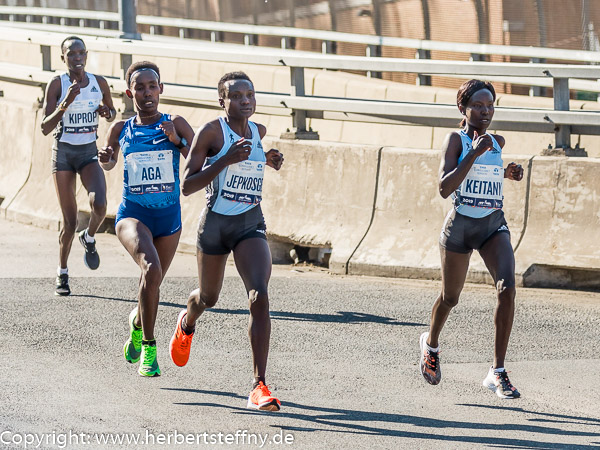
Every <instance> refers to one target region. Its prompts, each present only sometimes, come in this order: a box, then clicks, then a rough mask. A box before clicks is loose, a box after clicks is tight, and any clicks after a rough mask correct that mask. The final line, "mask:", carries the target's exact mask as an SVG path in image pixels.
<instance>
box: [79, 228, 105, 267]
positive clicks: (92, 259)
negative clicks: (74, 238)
mask: <svg viewBox="0 0 600 450" xmlns="http://www.w3.org/2000/svg"><path fill="white" fill-rule="evenodd" d="M86 231H87V230H82V231H81V233H79V242H81V245H83V248H84V249H85V255H83V262H84V263H85V265H86V267H87V268H88V269H92V270H96V269H97V268H98V266H99V265H100V255H98V252H97V251H96V242H95V241H94V242H87V241H86V240H85V232H86Z"/></svg>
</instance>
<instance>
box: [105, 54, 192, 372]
mask: <svg viewBox="0 0 600 450" xmlns="http://www.w3.org/2000/svg"><path fill="white" fill-rule="evenodd" d="M125 81H126V82H127V86H128V87H129V88H128V89H127V91H126V93H127V96H128V97H129V98H132V99H133V103H134V106H135V109H136V112H137V114H136V115H135V116H133V117H131V118H130V119H128V120H121V121H119V122H115V123H114V124H113V126H112V127H111V128H110V130H109V133H108V138H107V146H106V147H103V148H102V149H101V150H100V152H99V158H100V162H101V164H102V167H103V168H104V169H105V170H111V169H112V168H113V167H114V166H115V164H116V162H117V157H118V155H119V150H121V151H122V152H123V158H124V160H125V163H124V166H125V170H124V175H123V200H122V202H121V204H120V205H119V209H118V211H117V216H116V219H115V231H116V233H117V237H118V238H119V240H120V241H121V243H122V244H123V246H124V247H125V249H126V250H127V251H128V252H129V254H130V255H131V257H132V258H133V260H134V261H135V262H136V263H137V264H138V266H139V267H140V270H141V275H140V282H139V293H138V305H137V306H136V307H135V308H134V309H133V310H132V311H131V313H130V314H129V319H128V324H129V338H128V339H127V341H126V342H125V345H124V347H123V353H124V355H125V359H126V360H127V362H130V363H136V362H138V361H139V360H140V359H141V362H140V366H139V369H138V373H139V374H140V375H142V376H146V377H153V376H158V375H160V368H159V366H158V360H157V358H156V340H155V337H154V324H155V322H156V315H157V312H158V302H159V295H160V285H161V283H162V280H163V279H164V277H165V274H166V273H167V270H168V269H169V266H170V265H171V261H172V260H173V256H175V251H176V250H177V244H178V243H179V236H180V235H181V206H180V203H179V190H180V188H179V160H180V157H181V156H183V157H186V156H187V154H188V151H189V146H188V142H191V140H192V139H193V137H194V130H193V129H192V127H190V125H189V124H188V123H187V122H186V120H185V119H184V118H183V117H180V116H171V115H170V114H163V113H161V112H160V111H158V104H159V99H160V94H162V92H163V84H162V83H161V82H160V71H159V69H158V67H157V66H156V64H154V63H151V62H148V61H141V62H136V63H134V64H132V65H131V66H130V67H129V68H128V69H127V73H126V74H125Z"/></svg>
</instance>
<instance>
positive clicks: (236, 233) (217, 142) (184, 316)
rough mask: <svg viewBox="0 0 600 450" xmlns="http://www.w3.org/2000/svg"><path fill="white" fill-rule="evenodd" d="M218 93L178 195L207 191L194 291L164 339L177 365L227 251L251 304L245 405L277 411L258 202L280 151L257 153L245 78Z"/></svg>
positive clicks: (238, 76) (219, 281)
mask: <svg viewBox="0 0 600 450" xmlns="http://www.w3.org/2000/svg"><path fill="white" fill-rule="evenodd" d="M218 90H219V103H220V104H221V107H223V109H224V110H225V115H226V117H225V118H219V119H217V120H213V121H212V122H209V123H207V124H206V125H204V127H203V128H202V129H200V131H199V132H198V133H197V134H196V137H195V138H194V143H193V144H192V148H191V151H190V156H189V158H188V160H187V163H186V169H185V178H184V181H183V193H184V194H185V195H189V194H192V193H194V192H196V191H199V190H200V189H204V188H206V190H207V198H208V204H207V207H206V209H205V210H204V211H203V213H202V216H201V218H200V226H199V229H198V243H197V248H198V253H197V256H198V273H199V284H200V288H199V289H196V290H195V291H193V292H192V293H191V294H190V298H189V300H188V305H187V309H186V310H182V311H181V313H180V314H179V317H178V319H177V325H176V327H175V333H174V334H173V337H172V339H171V345H170V352H171V358H172V359H173V362H174V363H175V364H176V365H178V366H184V365H185V364H186V363H187V361H188V358H189V355H190V346H191V343H192V336H193V334H194V329H195V324H196V320H197V319H198V318H199V317H200V315H201V314H202V313H203V312H204V310H205V309H206V308H212V307H213V306H215V304H216V303H217V300H218V299H219V293H220V291H221V286H222V285H223V276H224V272H225V263H226V262H227V257H228V255H229V253H230V252H232V251H233V255H234V258H235V264H236V267H237V269H238V272H239V274H240V276H241V277H242V280H243V282H244V285H245V287H246V292H247V294H248V302H249V308H250V323H249V327H248V334H249V336H250V344H251V347H252V360H253V366H254V385H253V386H252V390H251V392H250V395H249V397H248V403H247V406H248V407H249V408H253V409H261V410H268V411H278V410H279V407H280V402H279V400H278V399H277V398H275V397H273V396H272V395H271V392H270V391H269V389H268V387H267V386H266V380H265V373H266V369H267V356H268V354H269V340H270V335H271V320H270V318H269V296H268V292H267V291H268V284H269V278H270V276H271V253H270V251H269V246H268V244H267V241H266V227H265V222H264V219H263V215H262V212H261V209H260V201H261V198H262V181H263V173H264V170H265V166H266V165H267V166H271V167H272V168H274V169H275V170H279V168H280V167H281V164H282V163H283V155H282V154H281V153H279V151H277V150H275V149H271V150H269V151H268V152H266V153H265V152H264V150H263V147H262V143H261V139H262V138H263V137H264V135H265V134H266V132H267V130H266V128H265V127H264V126H263V125H260V124H255V123H253V122H250V120H249V118H250V117H251V116H252V114H254V111H255V109H256V99H255V97H254V86H253V84H252V82H251V81H250V79H249V78H248V76H247V75H246V74H244V73H242V72H233V73H228V74H226V75H224V76H223V77H222V78H221V80H220V81H219V85H218Z"/></svg>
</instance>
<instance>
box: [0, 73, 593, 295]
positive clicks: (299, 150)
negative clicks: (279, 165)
mask: <svg viewBox="0 0 600 450" xmlns="http://www.w3.org/2000/svg"><path fill="white" fill-rule="evenodd" d="M182 64H183V63H182ZM182 67H183V66H181V65H180V67H179V70H178V71H177V73H173V74H169V69H167V70H166V72H165V76H176V75H178V74H179V73H180V71H181V68H182ZM194 67H195V68H198V69H199V67H197V66H193V67H191V69H190V71H187V72H186V73H185V77H184V75H179V77H180V78H181V79H177V80H176V81H178V82H182V81H183V80H184V79H185V80H186V82H190V83H191V82H193V79H194V77H197V78H198V79H201V78H202V79H204V80H208V79H209V78H211V77H214V79H216V78H217V77H216V76H215V75H214V73H213V74H209V73H208V72H209V71H208V70H205V69H206V68H205V67H202V69H201V73H198V74H195V75H194V74H193V73H192V72H193V71H194V70H195V68H194ZM209 69H210V68H209ZM230 69H234V68H233V67H220V72H223V71H225V70H230ZM113 70H114V71H116V72H118V71H119V70H120V68H115V67H113ZM274 70H275V69H274ZM285 70H287V69H285V68H276V70H275V71H274V72H272V73H271V75H269V74H268V73H267V72H265V73H263V74H262V75H261V74H260V73H256V74H251V76H255V77H256V76H258V77H262V78H261V80H262V81H261V83H262V88H263V89H265V90H266V89H268V86H269V83H272V84H273V85H279V86H283V85H284V84H285V83H283V78H284V76H286V74H285V73H284V72H283V71H285ZM339 75H340V74H334V73H329V72H322V71H316V72H315V73H314V74H312V75H311V76H310V77H308V78H307V79H308V80H309V81H310V80H312V81H311V83H312V85H311V87H310V89H307V91H308V92H314V93H315V94H318V93H319V92H325V91H324V90H326V89H327V87H328V86H329V89H331V86H332V85H334V86H336V88H337V89H338V90H339V95H340V96H344V95H349V94H351V93H352V92H361V93H362V95H364V96H371V97H373V98H379V97H383V96H385V97H386V98H387V97H390V96H393V97H394V98H398V97H402V96H403V95H404V94H403V92H401V91H402V90H400V91H396V90H390V89H388V90H383V89H382V88H381V86H380V85H379V84H377V86H374V88H373V89H372V90H367V89H366V84H365V83H371V81H373V80H371V81H367V80H363V81H360V82H359V81H357V80H356V79H353V78H352V77H353V76H352V75H351V74H344V75H343V78H341V79H342V81H341V82H339V83H337V84H336V83H334V80H335V79H337V78H336V76H339ZM269 77H270V78H269ZM311 77H312V78H311ZM269 80H270V81H269ZM213 81H214V80H213ZM380 81H381V80H377V81H376V83H379V82H380ZM332 83H333V84H332ZM257 84H258V83H257ZM13 87H14V89H13ZM0 89H2V90H4V91H5V97H4V98H2V99H1V100H0V117H1V118H2V121H0V124H1V125H0V126H1V127H2V136H3V138H4V144H5V145H4V147H3V150H2V156H3V161H4V162H3V164H2V166H1V167H0V177H1V179H0V197H4V198H5V200H4V202H3V203H2V205H1V206H0V208H1V210H2V213H3V214H4V215H5V216H6V217H7V218H9V219H12V220H18V221H22V222H27V223H33V224H35V225H38V226H44V227H50V228H53V229H58V227H59V223H60V220H61V217H60V211H59V208H58V203H57V200H56V194H55V190H54V183H53V180H52V176H51V171H50V155H51V145H52V137H51V136H47V137H44V136H43V135H42V133H41V131H40V122H41V110H40V109H39V104H38V101H37V100H38V99H41V98H42V95H43V93H42V91H41V89H39V88H34V87H26V86H20V85H11V84H8V83H2V84H0ZM407 89H409V88H407ZM411 92H412V91H411V90H410V89H409V90H408V91H407V92H406V93H405V94H406V95H407V96H409V94H410V93H411ZM421 92H422V93H423V94H422V95H423V96H425V97H426V96H431V98H430V99H429V100H427V99H425V100H427V101H444V99H445V95H446V94H445V93H444V92H441V91H439V90H435V89H433V88H431V89H429V88H428V89H425V90H423V91H421ZM328 94H329V95H331V91H330V90H329V91H328ZM448 95H449V93H448ZM453 95H454V93H453ZM446 96H447V95H446ZM407 98H410V97H407ZM448 98H450V97H448ZM398 99H400V98H398ZM413 99H414V98H413ZM116 103H117V107H118V108H122V105H121V104H120V102H116ZM593 106H594V105H587V106H586V104H583V103H582V104H581V105H580V107H584V108H592V107H593ZM163 109H164V110H165V112H170V113H172V114H179V115H182V116H183V117H185V118H186V119H187V120H188V122H190V124H191V125H192V126H193V127H194V128H195V129H197V128H198V127H199V126H201V125H202V124H203V123H205V122H207V121H208V120H211V119H213V118H214V117H215V116H216V115H218V111H215V110H205V109H199V108H185V107H181V106H165V107H164V108H163ZM255 120H256V121H258V122H261V123H264V124H265V125H267V128H268V130H269V135H271V136H273V135H278V134H279V132H281V131H283V130H282V129H281V128H282V127H281V124H282V123H283V122H282V121H281V120H280V118H272V117H269V116H260V115H257V117H256V118H255ZM284 120H286V121H289V119H288V118H285V119H284ZM321 122H322V123H321ZM321 122H318V123H319V124H320V125H319V126H322V127H324V128H323V129H326V128H325V127H327V126H330V127H331V122H326V121H321ZM315 123H316V122H315ZM333 125H336V124H333ZM107 129H108V126H107V125H106V124H104V123H103V125H102V127H101V128H100V139H99V142H98V145H99V146H101V145H104V143H105V133H106V131H107ZM389 130H392V131H393V133H395V134H396V135H403V136H404V137H403V138H402V139H404V140H408V141H411V138H414V139H413V140H412V141H411V142H412V143H420V144H422V146H423V147H425V148H429V145H425V142H432V143H433V144H434V145H435V146H437V145H438V144H439V142H438V141H440V142H441V139H443V137H442V136H443V135H445V133H446V132H447V130H444V129H440V128H429V129H428V128H427V127H413V126H388V125H385V126H384V125H376V126H373V125H364V126H363V125H361V126H357V127H356V128H352V127H350V126H349V125H348V124H343V123H338V124H337V125H336V126H333V127H332V128H331V129H330V130H329V129H328V131H327V132H326V133H323V132H322V135H321V136H322V139H323V138H324V136H323V134H325V135H327V136H329V135H331V138H332V139H338V138H339V139H340V140H341V139H343V138H344V137H348V136H352V139H355V140H357V141H359V140H360V139H361V137H364V140H365V141H369V142H378V141H380V140H381V135H382V134H385V133H387V132H388V131H389ZM417 130H418V131H419V133H421V134H419V133H417ZM318 131H321V130H318ZM336 136H337V138H336ZM519 136H520V134H519V133H514V135H510V136H507V146H506V149H505V150H506V151H507V152H508V153H509V154H508V155H505V157H504V159H505V163H508V162H509V161H510V160H515V161H516V162H519V163H521V164H522V165H523V166H524V167H526V169H527V170H526V173H525V180H524V181H523V182H521V183H513V182H507V183H506V185H505V186H506V188H505V197H506V202H505V204H506V207H505V212H506V215H507V220H508V222H509V226H510V228H511V235H512V242H513V246H514V247H515V249H516V257H517V275H518V279H519V282H520V283H522V284H525V285H553V286H563V285H564V286H566V285H568V286H573V285H579V286H598V285H600V282H599V281H598V280H597V278H598V277H597V276H596V274H597V271H598V270H600V250H597V248H596V247H595V246H593V245H590V242H595V241H596V239H595V238H596V234H597V233H599V232H600V231H599V230H600V228H599V227H598V225H599V224H600V223H599V221H600V220H599V217H600V216H598V214H597V211H598V210H599V209H598V204H597V203H598V200H597V198H598V189H600V186H599V187H598V189H597V188H596V186H597V185H598V183H597V182H596V173H597V172H598V171H597V169H598V164H600V160H597V159H595V158H585V159H577V158H549V157H539V156H536V157H533V156H532V155H529V151H524V152H522V153H525V155H521V156H511V155H510V153H521V150H531V149H527V148H523V147H522V145H523V143H524V142H525V141H524V140H522V139H521V140H520V139H519ZM396 141H400V142H403V141H402V140H399V139H396ZM590 142H591V141H590ZM269 146H273V147H277V148H279V149H280V150H281V151H282V152H283V153H284V154H285V158H286V163H285V165H284V168H283V169H282V170H281V171H280V172H274V171H271V170H268V172H267V175H266V178H265V185H264V197H265V200H264V202H263V210H264V212H265V218H266V220H267V226H268V230H269V233H270V235H271V236H273V237H275V238H276V239H279V240H284V241H287V242H289V243H290V244H291V243H295V244H299V245H304V246H313V247H329V248H332V251H333V253H332V256H331V259H330V266H331V269H332V270H333V271H335V272H341V273H346V271H347V272H348V273H354V274H360V273H363V274H377V275H390V276H409V277H411V276H415V277H417V276H418V277H427V278H438V277H439V253H438V248H437V238H438V235H439V231H440V228H441V225H442V222H443V219H444V215H445V214H446V212H447V211H448V209H449V207H450V205H449V201H445V200H443V199H442V198H441V197H440V196H439V194H438V193H437V170H438V166H439V156H440V155H439V152H437V151H435V152H432V151H431V150H410V149H403V148H394V147H385V148H381V147H379V146H378V145H352V144H341V143H331V142H326V141H325V140H321V141H317V142H299V141H282V140H279V139H276V138H269V139H266V140H265V148H268V147H269ZM589 150H590V149H588V151H589ZM537 151H538V149H537V148H536V149H535V152H533V153H537ZM528 155H529V156H528ZM120 161H121V162H120V164H119V166H117V167H116V168H115V169H114V170H113V171H111V172H109V173H108V174H107V185H108V216H109V217H111V216H112V217H114V214H115V213H116V209H117V207H118V204H119V203H120V200H121V189H122V170H123V169H122V158H121V159H120ZM182 169H183V164H182ZM78 200H79V204H80V206H81V208H82V211H87V212H89V206H88V204H87V195H86V193H85V190H84V189H83V188H82V187H81V186H80V187H79V189H78ZM205 203H206V202H205V198H204V195H203V194H196V195H194V196H191V197H189V198H184V199H183V200H182V208H183V220H184V231H183V234H182V243H183V244H187V245H189V246H193V245H194V244H195V240H196V236H195V235H196V228H197V220H198V216H199V214H200V212H201V210H202V209H203V208H204V206H205ZM486 272H487V271H486V269H485V267H484V266H483V264H482V263H481V260H480V259H479V257H474V258H473V261H472V265H471V272H470V275H469V279H470V280H472V281H489V277H488V276H487V275H485V274H486Z"/></svg>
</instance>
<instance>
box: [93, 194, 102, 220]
mask: <svg viewBox="0 0 600 450" xmlns="http://www.w3.org/2000/svg"><path fill="white" fill-rule="evenodd" d="M90 207H91V208H92V211H93V212H94V214H96V215H97V216H104V215H106V197H104V196H103V195H96V194H90Z"/></svg>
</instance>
